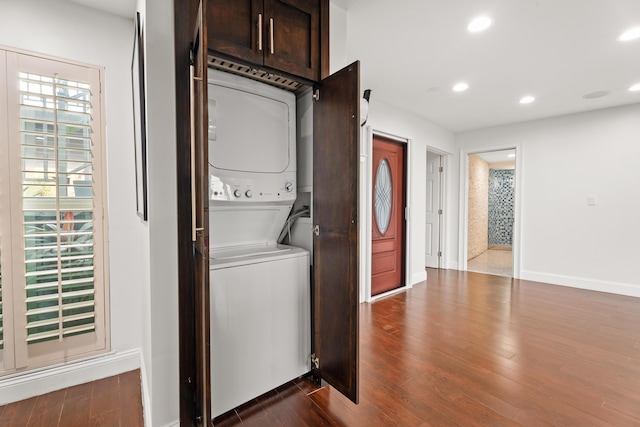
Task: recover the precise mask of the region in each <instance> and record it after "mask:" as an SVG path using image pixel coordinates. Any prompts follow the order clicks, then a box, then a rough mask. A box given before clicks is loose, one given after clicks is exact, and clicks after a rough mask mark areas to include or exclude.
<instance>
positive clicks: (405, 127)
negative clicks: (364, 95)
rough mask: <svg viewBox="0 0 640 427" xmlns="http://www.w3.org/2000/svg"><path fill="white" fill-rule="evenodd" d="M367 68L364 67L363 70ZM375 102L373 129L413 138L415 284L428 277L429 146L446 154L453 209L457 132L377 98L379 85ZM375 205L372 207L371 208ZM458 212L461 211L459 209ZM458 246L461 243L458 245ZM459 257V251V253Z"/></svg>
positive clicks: (411, 200)
mask: <svg viewBox="0 0 640 427" xmlns="http://www.w3.org/2000/svg"><path fill="white" fill-rule="evenodd" d="M364 73H365V71H364V70H363V74H364ZM371 89H372V90H373V91H372V92H371V105H370V108H369V120H368V121H367V125H370V126H371V128H372V129H373V131H374V132H375V131H379V132H384V133H387V134H390V135H395V136H397V137H401V138H406V139H409V140H410V142H409V144H410V146H409V159H408V161H407V165H408V168H409V176H408V180H409V184H408V185H409V193H408V197H407V204H408V206H409V221H408V226H409V227H410V234H409V235H408V236H407V237H408V240H409V245H410V247H409V253H410V256H411V258H410V260H409V265H410V269H411V270H410V271H408V277H409V278H410V283H411V284H415V283H418V282H421V281H423V280H425V279H426V272H425V265H424V254H425V232H426V230H425V224H426V205H427V199H426V192H425V182H426V180H427V149H429V150H430V151H434V150H435V151H437V152H439V153H442V154H445V156H444V159H445V160H444V161H445V178H444V179H445V194H444V201H445V205H444V206H445V209H444V210H445V215H447V214H446V213H447V212H448V211H449V210H450V209H451V208H450V206H451V203H453V202H456V201H457V188H456V187H451V186H450V185H449V181H450V177H451V175H452V174H457V173H458V172H457V168H454V167H451V166H452V165H451V164H450V160H449V156H447V155H446V154H447V153H452V152H453V151H454V135H453V133H451V132H449V131H448V130H446V129H443V128H441V127H439V126H437V125H435V124H433V123H431V122H429V121H427V120H425V119H423V118H421V117H418V116H415V115H413V114H411V113H408V112H406V111H402V110H399V109H397V108H395V107H393V106H391V105H388V104H385V103H383V102H381V101H378V100H376V99H375V87H371ZM370 208H371V207H369V209H370ZM456 213H457V211H456ZM448 218H449V215H447V218H446V219H445V227H452V226H455V225H454V224H457V222H455V221H450V220H449V219H448ZM449 234H450V233H448V232H447V231H446V230H445V232H444V236H443V237H444V249H445V251H446V254H445V260H444V261H445V263H446V262H448V259H449V257H450V255H449V253H450V252H451V251H450V250H449V248H452V245H453V244H454V242H451V241H450V239H449ZM455 248H457V244H456V245H455ZM455 258H456V259H457V255H456V256H455Z"/></svg>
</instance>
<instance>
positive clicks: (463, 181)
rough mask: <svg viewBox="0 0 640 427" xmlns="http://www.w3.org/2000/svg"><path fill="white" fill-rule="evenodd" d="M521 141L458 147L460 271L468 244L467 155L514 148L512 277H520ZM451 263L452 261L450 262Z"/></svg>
mask: <svg viewBox="0 0 640 427" xmlns="http://www.w3.org/2000/svg"><path fill="white" fill-rule="evenodd" d="M522 145H523V144H522V143H521V142H516V143H513V144H502V145H497V146H486V147H477V146H474V147H466V148H461V149H460V192H459V194H460V196H459V201H458V203H459V206H460V211H459V220H458V227H459V233H458V236H459V237H458V263H457V264H458V268H459V269H460V270H462V271H466V270H467V245H468V244H469V236H468V218H469V155H470V154H476V153H484V152H487V151H501V150H516V158H515V162H516V172H515V173H516V176H515V181H516V188H515V201H514V223H513V245H512V248H513V278H514V279H518V278H521V272H520V264H521V262H520V261H521V259H522V258H521V256H522V255H521V254H522V250H521V248H522V242H521V241H520V236H521V229H522V196H523V194H524V193H523V191H522V188H523V180H522V178H523V176H524V174H523V165H524V161H523V159H524V150H523V148H522ZM452 264H453V263H452Z"/></svg>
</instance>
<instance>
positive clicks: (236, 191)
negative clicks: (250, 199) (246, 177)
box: [233, 189, 242, 197]
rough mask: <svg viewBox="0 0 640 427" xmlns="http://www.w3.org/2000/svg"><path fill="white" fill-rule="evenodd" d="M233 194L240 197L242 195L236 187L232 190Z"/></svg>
mask: <svg viewBox="0 0 640 427" xmlns="http://www.w3.org/2000/svg"><path fill="white" fill-rule="evenodd" d="M233 195H234V196H236V197H240V196H242V192H241V191H240V190H237V189H236V190H234V191H233Z"/></svg>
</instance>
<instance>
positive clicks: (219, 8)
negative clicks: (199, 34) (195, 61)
mask: <svg viewBox="0 0 640 427" xmlns="http://www.w3.org/2000/svg"><path fill="white" fill-rule="evenodd" d="M262 3H263V0H208V1H207V31H208V42H209V46H208V47H209V50H210V51H211V52H213V53H222V54H224V55H229V56H231V57H234V58H241V59H244V60H246V61H249V62H252V63H255V64H262V58H263V51H264V47H263V49H262V50H260V46H259V45H258V43H259V41H260V37H261V36H260V35H259V33H258V29H259V28H258V26H259V19H260V17H262V19H263V22H264V11H263V4H262ZM262 33H263V34H264V27H263V32H262ZM262 41H263V46H264V37H263V38H262Z"/></svg>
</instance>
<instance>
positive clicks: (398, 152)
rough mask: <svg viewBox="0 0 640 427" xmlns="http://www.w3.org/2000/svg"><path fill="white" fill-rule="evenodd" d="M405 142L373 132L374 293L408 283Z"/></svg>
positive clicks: (372, 279)
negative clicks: (405, 216)
mask: <svg viewBox="0 0 640 427" xmlns="http://www.w3.org/2000/svg"><path fill="white" fill-rule="evenodd" d="M404 150H405V145H404V144H402V143H399V142H396V141H393V140H391V139H388V138H383V137H381V136H379V135H375V134H374V135H373V208H372V214H373V221H372V222H373V224H372V230H371V295H378V294H381V293H383V292H387V291H390V290H392V289H397V288H399V287H401V286H402V285H403V283H404V246H405V244H404V242H405V236H404V230H405V227H404V224H405V218H404V207H405V205H406V204H405V173H404V169H405V167H404V162H405V154H404Z"/></svg>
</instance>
